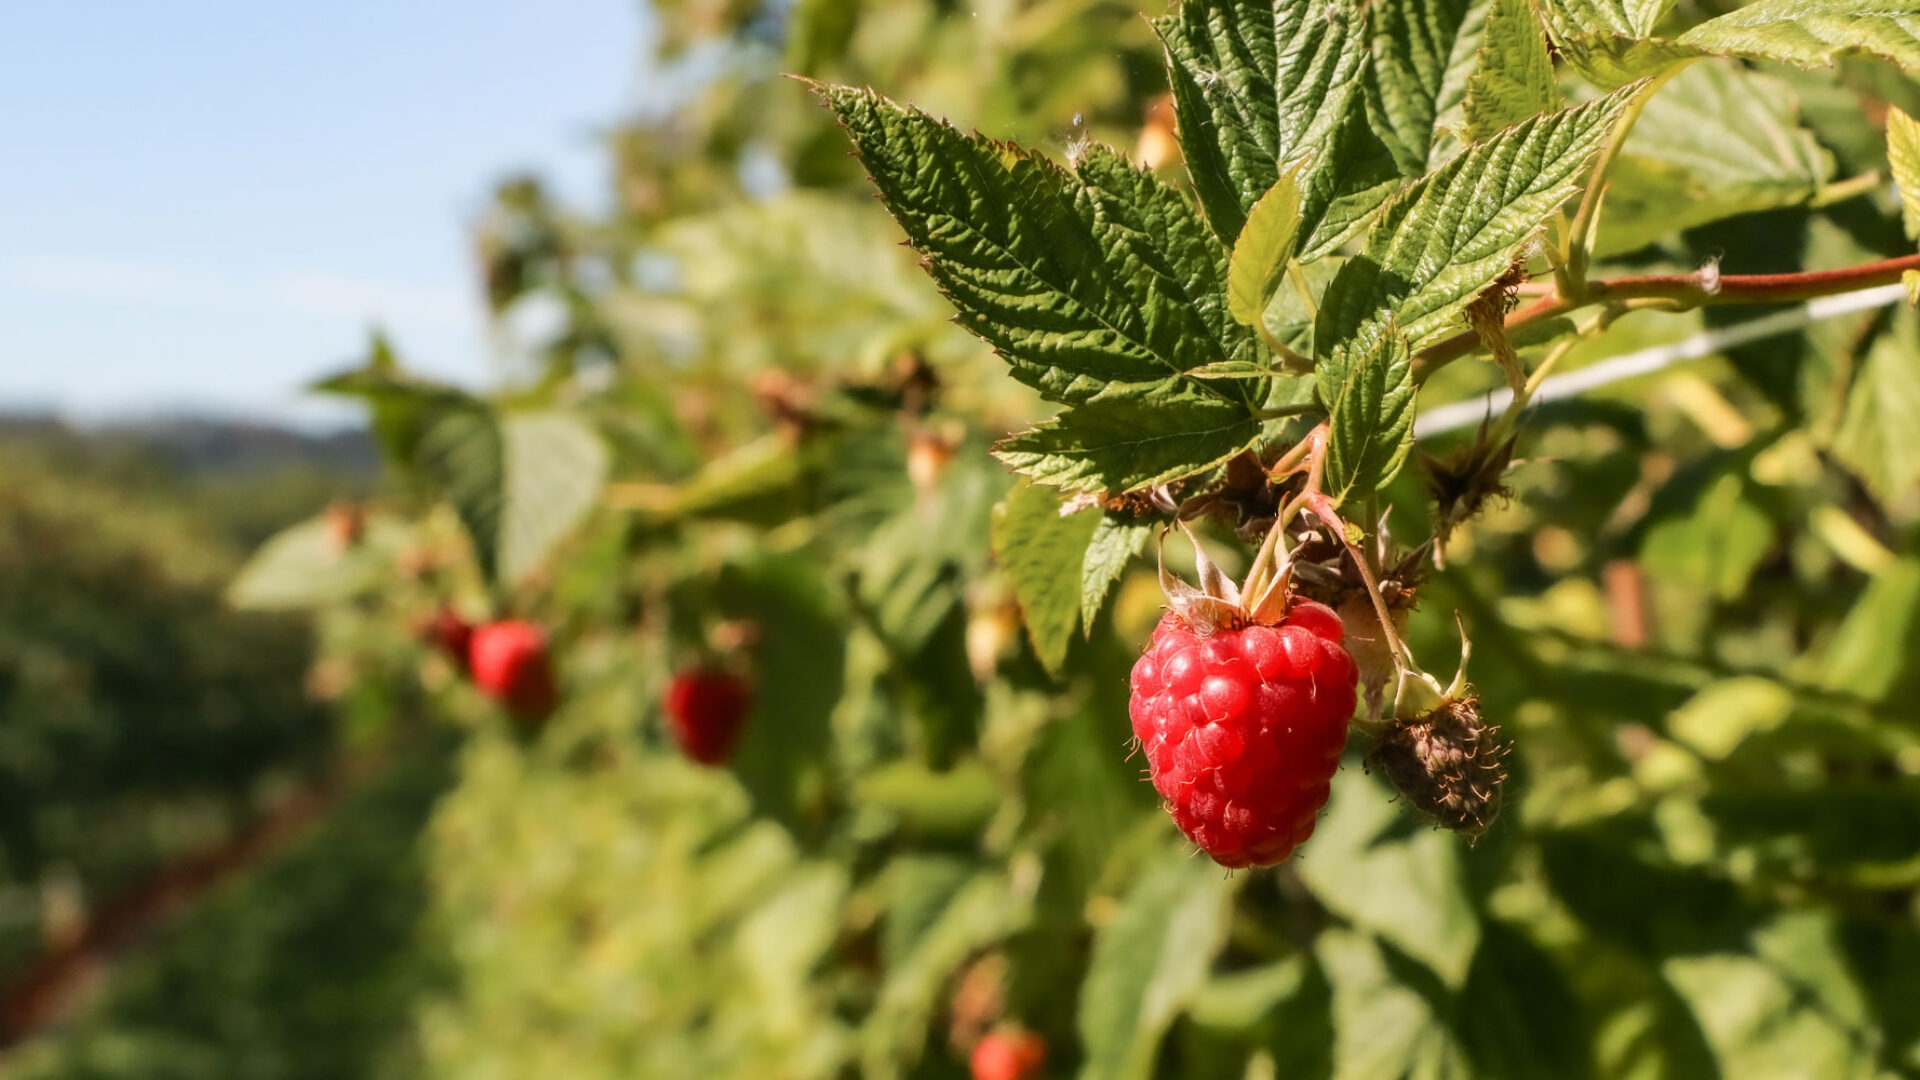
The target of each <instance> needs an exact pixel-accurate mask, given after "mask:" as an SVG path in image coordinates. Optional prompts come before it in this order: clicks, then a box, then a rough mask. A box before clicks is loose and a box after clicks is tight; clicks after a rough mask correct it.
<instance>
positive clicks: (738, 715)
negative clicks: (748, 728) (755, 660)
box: [662, 668, 753, 765]
mask: <svg viewBox="0 0 1920 1080" xmlns="http://www.w3.org/2000/svg"><path fill="white" fill-rule="evenodd" d="M752 701H753V694H752V692H751V691H750V690H748V688H747V684H746V682H745V681H744V680H742V679H741V678H740V677H739V676H737V675H733V674H730V673H728V672H724V671H714V670H710V669H705V668H698V669H695V670H692V671H683V672H681V673H680V674H678V675H675V676H674V677H673V681H672V682H670V683H668V684H667V692H666V695H665V700H664V701H663V702H662V704H663V705H664V707H665V708H666V710H667V727H668V729H669V730H671V731H672V732H673V738H674V741H675V742H677V743H679V744H680V749H682V750H684V751H686V754H687V756H688V757H690V758H692V759H693V760H695V761H697V762H699V763H700V764H702V765H720V764H723V763H725V762H726V760H727V759H728V758H730V757H732V756H733V747H734V744H735V743H737V742H739V741H740V729H741V728H742V727H743V726H744V725H745V724H746V720H747V707H748V706H749V705H751V704H752Z"/></svg>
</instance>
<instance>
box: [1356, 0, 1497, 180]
mask: <svg viewBox="0 0 1920 1080" xmlns="http://www.w3.org/2000/svg"><path fill="white" fill-rule="evenodd" d="M1373 11H1374V16H1373V18H1374V28H1373V63H1372V65H1371V66H1370V69H1369V71H1368V73H1367V79H1366V84H1365V85H1366V95H1367V112H1368V116H1369V118H1370V119H1371V121H1372V123H1373V128H1374V131H1375V132H1376V133H1377V134H1378V135H1379V137H1380V140H1381V142H1383V143H1385V144H1386V147H1387V149H1388V151H1389V152H1390V153H1392V155H1393V160H1394V164H1395V165H1396V167H1398V169H1399V170H1400V171H1401V172H1402V173H1403V174H1405V175H1408V176H1418V175H1420V174H1421V173H1423V172H1425V171H1426V170H1427V167H1428V165H1429V163H1430V162H1431V160H1432V153H1433V150H1434V142H1435V138H1434V136H1435V129H1436V126H1437V125H1438V122H1439V119H1440V116H1441V115H1442V113H1444V112H1445V111H1447V110H1449V109H1450V108H1451V107H1452V106H1453V105H1455V104H1457V103H1458V100H1459V95H1460V94H1462V93H1463V92H1464V90H1465V82H1464V79H1465V71H1466V70H1470V69H1471V66H1472V60H1473V56H1474V52H1475V49H1476V48H1477V42H1476V38H1477V35H1478V34H1479V32H1480V30H1481V26H1482V24H1483V22H1484V19H1485V17H1486V5H1485V4H1484V3H1475V2H1473V0H1388V2H1386V3H1382V4H1379V5H1377V6H1375V7H1374V9H1373Z"/></svg>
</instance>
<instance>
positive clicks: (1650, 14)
mask: <svg viewBox="0 0 1920 1080" xmlns="http://www.w3.org/2000/svg"><path fill="white" fill-rule="evenodd" d="M1672 6H1673V0H1547V2H1546V3H1543V4H1542V5H1541V14H1542V15H1543V16H1544V17H1545V19H1546V22H1547V25H1548V26H1549V27H1550V28H1551V29H1552V30H1553V31H1554V36H1555V37H1558V38H1562V39H1567V38H1573V37H1576V36H1578V35H1580V34H1617V35H1619V36H1621V37H1629V38H1644V37H1646V36H1648V35H1649V34H1651V33H1653V28H1654V25H1655V24H1656V23H1658V22H1659V21H1660V17H1661V16H1662V15H1665V14H1666V13H1667V9H1668V8H1670V7H1672Z"/></svg>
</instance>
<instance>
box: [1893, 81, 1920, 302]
mask: <svg viewBox="0 0 1920 1080" xmlns="http://www.w3.org/2000/svg"><path fill="white" fill-rule="evenodd" d="M1887 161H1888V162H1889V163H1890V164H1891V165H1892V166H1893V182H1894V183H1895V184H1898V185H1899V186H1900V220H1901V221H1902V222H1903V223H1904V224H1905V225H1906V227H1907V239H1909V240H1920V121H1916V120H1914V118H1913V117H1911V116H1908V115H1907V114H1906V113H1904V112H1901V111H1900V109H1899V107H1898V106H1893V107H1889V108H1888V109H1887ZM1908 291H1909V292H1911V291H1912V290H1911V289H1909V290H1908Z"/></svg>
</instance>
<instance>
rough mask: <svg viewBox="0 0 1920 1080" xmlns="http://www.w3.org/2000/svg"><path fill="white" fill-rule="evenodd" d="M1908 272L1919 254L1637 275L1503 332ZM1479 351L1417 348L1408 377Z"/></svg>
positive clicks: (1475, 342) (1530, 314) (1764, 298)
mask: <svg viewBox="0 0 1920 1080" xmlns="http://www.w3.org/2000/svg"><path fill="white" fill-rule="evenodd" d="M1908 270H1920V255H1907V256H1903V257H1901V258H1898V259H1884V260H1882V261H1880V262H1876V263H1866V264H1864V265H1861V266H1849V267H1845V268H1843V269H1840V270H1817V271H1808V272H1805V273H1798V274H1727V275H1724V276H1722V275H1716V274H1711V273H1701V272H1695V273H1691V274H1638V275H1633V276H1629V277H1617V278H1607V279H1604V280H1601V281H1592V282H1588V283H1587V287H1586V294H1585V295H1584V296H1583V297H1581V298H1580V299H1577V300H1575V299H1569V298H1567V297H1564V296H1561V295H1559V294H1558V293H1557V292H1556V293H1549V294H1548V295H1546V296H1542V297H1541V298H1540V299H1538V300H1535V301H1533V302H1532V303H1530V304H1526V305H1524V306H1522V307H1521V308H1519V309H1518V310H1516V311H1514V312H1513V314H1511V315H1508V316H1507V321H1506V329H1507V332H1508V333H1513V332H1514V331H1515V330H1519V329H1522V328H1524V327H1528V326H1532V325H1533V324H1535V323H1539V322H1544V321H1546V320H1548V319H1551V318H1555V317H1557V316H1560V315H1565V314H1566V313H1567V312H1570V311H1573V310H1575V309H1578V308H1582V307H1586V306H1587V305H1589V304H1601V303H1611V302H1616V301H1622V300H1644V299H1656V300H1672V301H1675V302H1676V303H1677V304H1678V306H1679V307H1682V308H1692V307H1708V306H1717V305H1721V304H1774V303H1782V302H1785V301H1791V300H1809V299H1812V298H1813V297H1816V296H1832V295H1835V294H1837V293H1847V292H1854V291H1857V290H1859V289H1866V288H1871V287H1873V286H1875V285H1891V284H1893V283H1894V282H1897V281H1899V280H1900V275H1902V274H1904V273H1906V272H1907V271H1908ZM1479 347H1480V338H1479V336H1478V335H1476V334H1475V333H1474V332H1473V331H1471V330H1468V331H1465V332H1463V333H1459V334H1455V335H1454V336H1452V337H1450V338H1447V339H1446V340H1444V341H1440V342H1437V343H1435V344H1433V345H1429V346H1427V347H1426V348H1424V349H1421V350H1420V351H1419V352H1418V353H1416V354H1415V355H1414V360H1413V377H1414V381H1415V382H1423V381H1425V380H1426V378H1427V376H1429V375H1431V374H1433V373H1434V372H1435V371H1438V370H1439V369H1440V368H1442V367H1445V366H1446V365H1447V364H1449V363H1451V362H1453V361H1454V360H1458V359H1459V358H1460V357H1462V356H1465V355H1467V354H1468V353H1471V352H1473V351H1474V350H1475V349H1478V348H1479Z"/></svg>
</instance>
